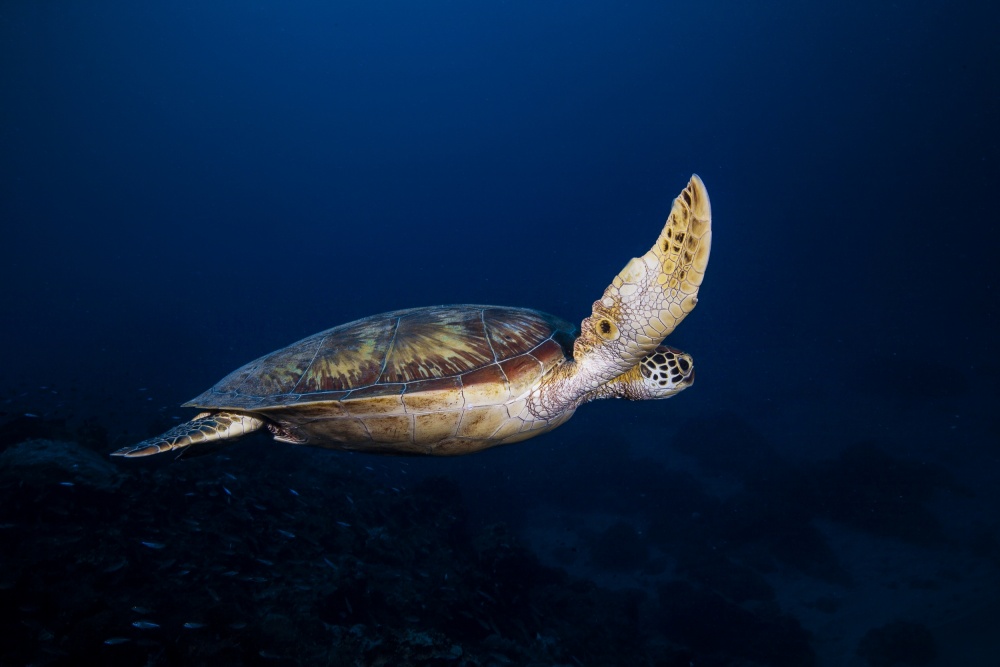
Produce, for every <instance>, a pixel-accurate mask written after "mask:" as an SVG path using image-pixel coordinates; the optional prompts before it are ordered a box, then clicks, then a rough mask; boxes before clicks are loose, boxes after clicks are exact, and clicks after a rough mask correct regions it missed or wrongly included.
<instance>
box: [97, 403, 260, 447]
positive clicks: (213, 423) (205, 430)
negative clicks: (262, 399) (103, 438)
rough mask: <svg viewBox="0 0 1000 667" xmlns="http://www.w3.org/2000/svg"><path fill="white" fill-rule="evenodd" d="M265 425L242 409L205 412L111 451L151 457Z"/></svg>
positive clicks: (226, 438) (225, 438) (248, 431)
mask: <svg viewBox="0 0 1000 667" xmlns="http://www.w3.org/2000/svg"><path fill="white" fill-rule="evenodd" d="M263 425H264V421H263V420H262V419H259V418H257V417H254V416H253V415H247V414H240V413H238V412H203V413H201V414H200V415H198V416H196V417H195V418H194V419H192V420H191V421H189V422H187V423H184V424H178V425H177V426H175V427H173V428H172V429H170V430H169V431H167V432H166V433H163V434H162V435H158V436H156V437H155V438H150V439H149V440H143V441H142V442H140V443H139V444H137V445H129V446H128V447H122V448H121V449H119V450H117V451H114V452H111V455H112V456H127V457H130V458H131V457H135V456H150V455H152V454H161V453H163V452H167V451H170V450H171V449H181V448H184V447H190V446H191V445H196V444H199V443H203V442H215V441H218V440H228V439H230V438H239V437H241V436H244V435H246V434H247V433H252V432H254V431H256V430H257V429H259V428H260V427H261V426H263Z"/></svg>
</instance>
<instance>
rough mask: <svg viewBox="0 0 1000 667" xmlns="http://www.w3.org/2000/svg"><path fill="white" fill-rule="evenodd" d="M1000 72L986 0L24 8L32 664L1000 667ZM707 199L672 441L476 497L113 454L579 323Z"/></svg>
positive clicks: (404, 466)
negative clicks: (440, 314)
mask: <svg viewBox="0 0 1000 667" xmlns="http://www.w3.org/2000/svg"><path fill="white" fill-rule="evenodd" d="M997 35H1000V12H998V10H997V9H996V8H995V7H991V6H989V3H976V2H964V3H963V2H959V3H944V2H935V1H915V2H906V3H889V2H881V1H877V2H864V3H862V2H844V3H791V2H784V3H778V2H750V3H735V2H716V1H711V2H700V3H673V2H630V3H610V2H608V3H602V2H589V1H588V2H502V3H501V2H496V3H467V2H424V3H405V2H390V1H386V2H333V3H326V2H297V3H269V2H233V1H216V2H200V3H166V2H142V3H138V2H86V3H84V2H77V3H44V2H27V1H18V0H12V1H10V2H5V3H3V5H2V7H0V234H2V236H0V239H2V240H0V244H2V246H0V247H2V250H3V256H4V261H3V262H2V263H0V312H2V313H3V326H2V328H0V369H2V371H0V447H2V448H3V451H2V453H0V513H2V516H0V541H2V547H0V559H2V560H0V620H2V623H0V640H2V641H0V665H5V666H6V665H28V664H31V665H78V664H82V661H83V660H85V659H88V660H92V659H97V660H101V661H102V663H101V664H109V665H111V664H120V665H188V664H209V663H211V664H214V665H222V664H275V665H312V664H329V665H362V664H370V665H376V664H388V665H408V664H413V665H418V664H427V665H504V664H533V665H587V666H588V667H589V666H590V665H616V664H620V665H656V666H658V667H674V666H675V665H677V666H680V665H684V666H685V667H686V666H688V665H697V666H698V667H701V666H710V667H712V666H714V667H720V666H727V665H733V666H735V665H776V666H779V667H784V666H790V667H796V666H799V665H817V666H821V667H826V666H848V665H850V666H853V665H858V666H862V667H863V666H865V665H870V666H872V667H889V666H891V665H938V666H941V667H949V666H953V665H963V666H965V667H969V666H973V667H975V666H984V667H985V666H992V665H997V664H1000V633H998V628H1000V518H998V517H1000V490H998V487H997V479H998V477H1000V417H998V415H1000V412H998V409H997V405H998V400H1000V355H998V347H1000V346H998V342H997V331H998V324H1000V317H998V260H997V253H998V250H1000V244H998V240H1000V238H998V237H1000V235H998V233H997V228H998V225H1000V218H998V214H997V206H996V196H997V192H998V190H1000V168H998V158H1000V151H998V130H997V127H998V125H1000V74H998V64H1000V40H998V39H997ZM692 173H698V174H699V175H700V176H701V177H702V178H703V180H704V182H705V184H706V186H707V188H708V192H709V194H710V196H711V201H712V206H713V214H714V221H713V226H714V240H713V251H712V257H711V262H710V265H709V270H708V274H707V277H706V280H705V283H704V285H703V287H702V290H701V295H700V303H699V306H698V308H697V310H696V311H695V312H694V313H693V314H692V315H691V316H690V317H689V318H688V319H687V320H686V321H685V322H684V323H683V325H682V326H681V327H680V328H679V329H678V330H677V331H676V332H675V333H674V334H673V335H672V336H671V337H670V338H669V341H668V342H669V343H670V344H672V345H674V346H677V347H680V348H682V349H684V350H686V351H688V352H690V353H691V354H692V355H693V356H694V358H695V362H696V365H697V369H698V370H697V376H698V379H697V383H696V384H695V386H694V387H693V388H692V389H690V390H689V391H686V392H684V393H683V394H681V395H680V396H678V397H676V398H673V399H671V400H670V401H667V402H646V403H628V402H623V401H604V402H598V403H594V404H591V405H587V406H585V407H583V408H582V409H581V410H580V411H579V412H578V413H577V415H576V416H574V418H573V419H572V420H571V421H570V422H569V423H567V424H566V425H565V426H562V427H561V428H560V429H558V430H557V431H555V432H553V433H551V434H548V435H545V436H543V437H541V438H538V439H535V440H530V441H527V442H525V443H522V444H517V445H513V446H510V447H502V448H497V449H494V450H489V451H486V452H483V453H479V454H475V455H472V456H469V457H463V458H455V459H433V460H429V459H400V458H386V457H376V456H364V455H358V454H346V453H341V452H334V451H326V450H321V449H313V448H304V447H294V446H291V445H286V444H280V443H273V442H271V441H270V439H269V438H268V437H267V436H265V435H259V436H255V437H253V438H250V439H248V441H247V442H246V443H241V444H239V445H237V446H233V447H230V448H227V449H225V450H223V451H220V452H216V453H213V454H209V455H206V456H202V457H194V458H191V459H181V460H174V458H173V457H172V456H163V457H154V458H153V459H145V460H141V461H133V460H123V459H111V458H110V457H108V456H107V454H108V453H109V452H110V451H112V450H113V449H116V448H118V447H121V446H124V445H127V444H130V443H134V442H138V441H139V440H142V439H144V438H146V437H149V436H152V435H154V434H156V433H158V432H160V431H161V430H164V429H165V428H169V427H170V426H171V425H172V424H174V423H176V420H177V419H187V418H190V417H191V416H193V411H190V410H185V409H181V408H178V407H177V406H178V405H179V404H181V403H183V402H184V401H186V400H188V399H190V398H192V397H193V396H195V395H197V394H199V393H201V392H202V391H203V390H205V389H207V388H208V387H210V386H212V384H214V383H215V382H216V381H218V380H219V379H220V378H222V377H223V376H224V375H226V374H227V373H228V372H229V371H230V370H232V369H234V368H236V367H238V366H240V365H242V364H243V363H245V362H247V361H249V360H251V359H253V358H255V357H258V356H260V355H262V354H264V353H267V352H269V351H271V350H274V349H277V348H280V347H283V346H284V345H287V344H289V343H291V342H293V341H295V340H298V339H300V338H303V337H305V336H307V335H309V334H312V333H314V332H317V331H320V330H323V329H326V328H329V327H331V326H334V325H337V324H341V323H344V322H348V321H350V320H353V319H356V318H359V317H362V316H365V315H370V314H373V313H377V312H382V311H387V310H392V309H397V308H404V307H410V306H422V305H433V304H446V303H492V304H500V305H513V306H525V307H531V308H537V309H540V310H544V311H547V312H550V313H553V314H555V315H558V316H560V317H563V318H565V319H568V320H570V321H573V322H579V321H580V320H581V319H582V318H583V317H585V316H586V315H588V314H589V312H590V304H591V302H592V301H593V300H595V299H597V298H598V297H599V296H600V295H601V293H602V291H603V289H604V287H605V286H606V285H607V284H608V282H609V281H610V280H611V279H612V278H613V277H614V275H615V274H616V273H617V272H618V271H619V270H620V269H621V268H622V266H623V265H624V264H625V263H626V262H627V261H628V259H629V258H631V257H633V256H636V255H640V254H642V253H643V252H645V251H646V250H647V249H648V248H649V246H650V244H651V243H652V242H653V241H654V240H655V238H656V235H657V233H658V231H659V229H660V226H661V225H662V224H663V221H664V219H665V218H666V215H667V214H668V212H669V210H670V205H671V202H672V200H673V198H674V197H675V196H676V195H677V193H678V192H680V190H681V189H682V188H683V187H684V185H685V184H686V182H687V179H688V178H689V177H690V175H691V174H692ZM289 535H292V537H289ZM134 624H138V625H134ZM185 624H187V627H185Z"/></svg>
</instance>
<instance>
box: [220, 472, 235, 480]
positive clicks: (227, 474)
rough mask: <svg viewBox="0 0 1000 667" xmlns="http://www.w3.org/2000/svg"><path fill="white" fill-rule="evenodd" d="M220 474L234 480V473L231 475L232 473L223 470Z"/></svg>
mask: <svg viewBox="0 0 1000 667" xmlns="http://www.w3.org/2000/svg"><path fill="white" fill-rule="evenodd" d="M222 474H223V476H225V477H228V478H229V479H231V480H233V481H234V482H235V481H236V475H233V474H232V473H228V472H224V473H222Z"/></svg>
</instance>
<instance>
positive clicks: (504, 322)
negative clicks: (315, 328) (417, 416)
mask: <svg viewBox="0 0 1000 667" xmlns="http://www.w3.org/2000/svg"><path fill="white" fill-rule="evenodd" d="M573 329H574V328H573V327H572V325H570V324H567V323H565V322H562V321H561V320H558V319H556V318H553V317H551V316H549V315H546V314H544V313H540V312H537V311H532V310H526V309H520V308H502V307H495V306H461V305H460V306H438V307H431V308H413V309H408V310H401V311H394V312H391V313H384V314H382V315H375V316H372V317H368V318H365V319H362V320H357V321H355V322H350V323H348V324H344V325H341V326H339V327H335V328H333V329H329V330H327V331H324V332H321V333H318V334H315V335H314V336H310V337H309V338H305V339H303V340H301V341H299V342H297V343H294V344H292V345H290V346H288V347H286V348H284V349H281V350H278V351H276V352H272V353H271V354H269V355H266V356H264V357H261V358H260V359H257V360H255V361H253V362H251V363H249V364H247V365H246V366H244V367H242V368H240V369H238V370H236V371H234V372H233V373H231V374H229V375H228V376H227V377H226V378H224V379H223V380H222V381H221V382H219V383H218V384H217V385H216V386H215V387H213V388H212V389H210V390H208V391H207V392H205V393H204V394H202V395H201V396H199V397H197V398H195V399H194V400H192V401H190V402H189V403H188V404H187V405H192V406H200V407H206V408H223V407H229V408H236V409H240V408H242V409H256V410H268V409H283V408H285V409H287V408H292V407H295V408H296V409H299V407H300V406H304V405H305V404H308V403H316V402H320V401H321V402H323V403H324V404H328V403H329V402H334V403H338V402H343V403H341V408H339V409H338V408H336V407H333V406H330V407H328V408H327V410H329V411H330V412H329V414H330V416H334V415H335V414H336V415H343V414H347V413H357V412H359V411H361V410H364V411H365V414H373V413H375V414H378V413H381V414H388V413H392V412H400V413H402V412H405V411H406V410H407V409H408V408H412V409H415V410H416V411H427V412H431V411H440V410H442V409H445V410H447V409H454V407H457V406H456V405H455V404H456V402H459V403H461V402H464V401H472V402H480V403H487V404H488V403H495V402H496V400H497V397H498V396H499V395H500V394H503V395H505V396H509V395H510V392H511V391H512V390H514V391H519V392H520V391H523V390H524V388H525V386H526V385H528V384H530V383H531V382H534V381H535V380H536V379H537V373H538V372H539V370H540V369H539V365H538V362H535V361H526V360H524V359H522V358H521V355H524V354H526V353H528V352H531V351H535V352H536V356H538V354H543V356H545V357H546V358H545V360H544V362H543V363H542V364H541V365H542V366H547V365H548V364H549V363H552V362H553V361H554V359H552V355H554V354H560V355H563V356H565V350H567V349H569V345H570V344H571V341H572V337H573V334H574V330H573ZM553 339H555V340H553ZM556 341H558V342H556ZM536 348H537V349H536ZM537 350H543V352H538V351H537ZM511 385H512V386H511ZM463 394H464V396H465V398H464V399H463V398H462V396H463ZM404 396H405V398H404Z"/></svg>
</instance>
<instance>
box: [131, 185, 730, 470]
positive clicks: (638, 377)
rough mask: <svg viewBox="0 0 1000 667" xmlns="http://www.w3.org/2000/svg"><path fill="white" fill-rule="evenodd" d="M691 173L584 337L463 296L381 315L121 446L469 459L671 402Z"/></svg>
mask: <svg viewBox="0 0 1000 667" xmlns="http://www.w3.org/2000/svg"><path fill="white" fill-rule="evenodd" d="M711 238H712V231H711V206H710V204H709V200H708V194H707V193H706V191H705V186H704V184H702V182H701V179H700V178H698V176H696V175H695V176H692V177H691V180H690V181H689V183H688V184H687V187H686V188H685V189H684V190H683V191H682V192H681V194H680V195H679V196H678V197H677V198H676V199H675V200H674V204H673V208H672V209H671V212H670V216H669V218H668V219H667V222H666V224H665V225H664V227H663V230H662V231H661V232H660V236H659V238H657V239H656V243H655V244H654V245H653V247H652V248H651V249H650V250H649V252H647V253H646V254H645V255H643V256H642V257H637V258H634V259H632V260H631V261H630V262H629V263H628V264H627V265H626V266H625V268H624V269H622V271H621V272H620V273H619V274H618V275H617V276H616V277H615V279H614V280H613V281H612V282H611V284H610V285H609V286H608V288H607V289H606V290H604V296H602V297H601V298H600V299H599V300H597V301H595V302H594V304H593V311H592V312H591V314H590V316H589V317H587V318H586V319H584V320H583V322H582V323H581V326H580V330H579V333H577V330H576V327H574V326H573V325H571V324H569V323H567V322H565V321H563V320H561V319H559V318H556V317H553V316H552V315H547V314H545V313H541V312H539V311H536V310H529V309H524V308H506V307H498V306H481V305H456V306H435V307H429V308H413V309H409V310H398V311H394V312H391V313H384V314H381V315H374V316H372V317H367V318H364V319H361V320H357V321H355V322H350V323H348V324H344V325H341V326H338V327H334V328H333V329H329V330H327V331H324V332H321V333H318V334H316V335H314V336H310V337H309V338H305V339H303V340H301V341H299V342H297V343H294V344H292V345H290V346H288V347H286V348H284V349H281V350H278V351H277V352H272V353H271V354H268V355H266V356H264V357H261V358H260V359H257V360H256V361H252V362H250V363H249V364H247V365H245V366H243V367H242V368H240V369H238V370H236V371H233V372H232V373H230V374H229V375H227V376H226V377H225V378H223V379H222V380H221V381H220V382H219V383H218V384H216V385H215V386H214V387H212V388H211V389H209V390H208V391H206V392H205V393H203V394H202V395H200V396H198V397H197V398H195V399H194V400H192V401H190V402H188V403H185V406H186V407H194V408H199V409H201V410H202V412H201V413H200V414H199V415H197V416H196V417H195V418H194V419H192V420H191V421H189V422H187V423H184V424H180V425H178V426H176V427H174V428H172V429H170V430H169V431H167V432H166V433H164V434H162V435H160V436H157V437H155V438H151V439H149V440H145V441H143V442H140V443H139V444H137V445H132V446H129V447H124V448H122V449H119V450H117V451H116V452H114V454H115V455H118V456H130V457H131V456H147V455H150V454H157V453H160V452H165V451H168V450H171V449H178V448H182V447H188V446H190V445H196V444H198V443H204V442H212V441H220V440H228V439H233V438H238V437H240V436H243V435H246V434H247V433H251V432H253V431H257V430H259V429H262V428H266V429H267V430H269V431H270V432H271V434H272V435H273V436H274V439H275V440H278V441H281V442H288V443H293V444H303V445H316V446H320V447H329V448H332V449H350V450H358V451H366V452H380V453H393V454H435V455H454V454H466V453H469V452H474V451H478V450H481V449H485V448H487V447H493V446H495V445H502V444H507V443H512V442H518V441H520V440H525V439H527V438H531V437H534V436H536V435H540V434H542V433H545V432H547V431H551V430H552V429H554V428H556V427H557V426H559V425H560V424H563V423H565V422H566V420H568V419H569V418H570V417H571V416H572V415H573V413H574V412H575V411H576V409H577V408H578V407H579V406H580V405H582V404H583V403H586V402H588V401H592V400H594V399H597V398H611V397H615V398H628V399H632V400H643V399H654V398H667V397H669V396H673V395H674V394H676V393H678V392H680V391H682V390H683V389H686V388H687V387H689V386H691V384H692V382H693V381H694V366H693V364H692V360H691V357H690V356H689V355H687V354H685V353H683V352H681V351H679V350H676V349H674V348H672V347H668V346H666V345H662V344H661V343H662V341H663V339H664V338H665V337H666V336H667V335H668V334H669V333H670V332H671V331H673V330H674V327H676V326H677V325H678V324H679V323H680V322H681V320H683V319H684V317H685V316H686V315H687V314H688V313H690V312H691V310H692V309H693V308H694V307H695V304H696V303H697V301H698V299H697V297H698V288H699V286H700V285H701V282H702V279H703V278H704V275H705V269H706V266H707V265H708V255H709V249H710V247H711Z"/></svg>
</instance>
